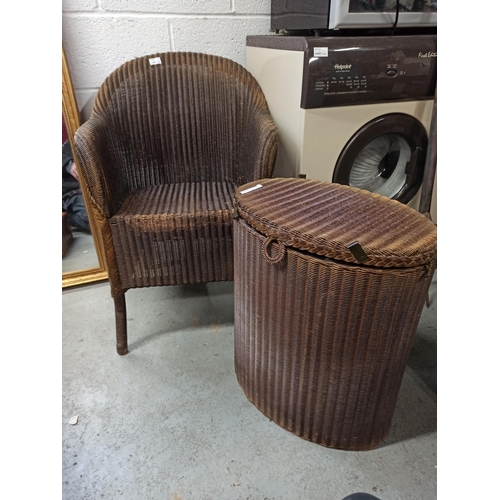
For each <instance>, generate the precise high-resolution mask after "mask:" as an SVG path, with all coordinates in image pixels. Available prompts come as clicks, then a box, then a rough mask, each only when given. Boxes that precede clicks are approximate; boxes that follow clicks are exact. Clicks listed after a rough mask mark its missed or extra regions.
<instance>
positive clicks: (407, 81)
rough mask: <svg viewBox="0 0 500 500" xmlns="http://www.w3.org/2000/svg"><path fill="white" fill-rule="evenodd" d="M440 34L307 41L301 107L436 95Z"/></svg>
mask: <svg viewBox="0 0 500 500" xmlns="http://www.w3.org/2000/svg"><path fill="white" fill-rule="evenodd" d="M436 62H437V42H436V36H433V35H422V36H412V37H407V38H405V37H404V36H397V37H389V36H387V37H379V36H373V37H359V38H358V37H342V38H341V37H339V38H336V37H318V38H308V39H307V49H306V50H305V54H304V72H303V74H304V80H303V83H302V99H301V107H302V108H306V109H308V108H323V107H333V106H347V105H355V104H357V103H360V104H361V103H364V104H368V103H377V102H389V101H397V100H412V101H413V100H418V99H430V98H433V97H434V93H435V88H436Z"/></svg>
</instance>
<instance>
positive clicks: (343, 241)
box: [235, 178, 437, 268]
mask: <svg viewBox="0 0 500 500" xmlns="http://www.w3.org/2000/svg"><path fill="white" fill-rule="evenodd" d="M235 208H236V209H237V211H238V214H239V216H240V217H241V218H242V219H244V220H245V221H246V222H247V223H248V224H250V225H251V226H252V227H253V228H254V229H256V230H257V231H259V232H261V233H262V234H264V235H266V236H268V237H271V238H273V239H275V240H277V241H279V242H281V243H283V244H284V245H286V246H291V247H294V248H296V249H299V250H304V251H307V252H310V253H312V254H316V255H322V256H325V257H329V258H331V259H336V260H341V261H344V262H355V263H362V264H363V265H367V266H376V267H406V268H408V267H415V266H419V265H423V264H427V263H429V262H431V261H433V260H435V259H436V254H437V230H436V226H435V225H434V223H433V222H431V221H430V220H429V219H427V218H426V217H425V216H424V215H422V214H421V213H419V212H417V211H416V210H414V209H412V208H410V207H408V206H407V205H404V204H402V203H400V202H399V201H396V200H392V199H390V198H387V197H385V196H381V195H379V194H376V193H372V192H370V191H365V190H361V189H358V188H352V187H349V186H344V185H341V184H332V183H329V182H322V181H316V180H309V179H296V178H287V179H281V178H277V179H261V180H258V181H254V182H250V183H248V184H245V185H244V186H241V187H239V188H238V189H237V190H236V193H235Z"/></svg>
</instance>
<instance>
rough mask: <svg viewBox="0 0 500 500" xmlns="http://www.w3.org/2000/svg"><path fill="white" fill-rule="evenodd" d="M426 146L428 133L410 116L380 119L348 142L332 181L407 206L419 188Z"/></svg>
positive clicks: (361, 129) (402, 114) (395, 114)
mask: <svg viewBox="0 0 500 500" xmlns="http://www.w3.org/2000/svg"><path fill="white" fill-rule="evenodd" d="M427 142H428V139H427V132H426V131H425V129H424V127H423V125H422V123H420V121H419V120H417V119H416V118H414V117H413V116H411V115H407V114H404V113H389V114H386V115H382V116H379V117H377V118H375V119H374V120H372V121H370V122H368V123H366V124H365V125H364V126H363V127H361V128H360V129H359V130H358V131H357V132H356V133H355V134H354V135H353V136H352V137H351V139H349V141H348V142H347V144H346V145H345V147H344V149H343V150H342V152H341V153H340V156H339V158H338V160H337V164H336V165H335V170H334V173H333V178H332V181H333V182H336V183H338V184H346V185H349V186H352V187H357V188H360V189H366V190H367V191H371V192H373V193H379V194H381V195H383V196H387V197H388V198H393V199H395V200H398V201H400V202H402V203H408V202H409V201H410V200H411V199H412V198H413V197H414V196H415V194H416V193H417V191H418V189H419V188H420V185H421V184H422V179H423V176H424V167H425V157H426V151H427Z"/></svg>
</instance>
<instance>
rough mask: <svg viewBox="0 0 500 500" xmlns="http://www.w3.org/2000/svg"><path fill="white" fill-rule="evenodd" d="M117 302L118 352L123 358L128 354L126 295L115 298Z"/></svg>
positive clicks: (122, 294)
mask: <svg viewBox="0 0 500 500" xmlns="http://www.w3.org/2000/svg"><path fill="white" fill-rule="evenodd" d="M113 299H114V301H115V319H116V352H117V353H118V354H120V355H121V356H123V355H124V354H127V353H128V344H127V307H126V305H125V293H121V294H119V295H117V296H116V297H113Z"/></svg>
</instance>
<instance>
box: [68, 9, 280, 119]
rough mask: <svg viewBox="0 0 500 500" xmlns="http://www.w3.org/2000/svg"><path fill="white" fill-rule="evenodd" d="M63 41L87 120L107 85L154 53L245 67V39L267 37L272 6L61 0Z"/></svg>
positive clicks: (81, 107)
mask: <svg viewBox="0 0 500 500" xmlns="http://www.w3.org/2000/svg"><path fill="white" fill-rule="evenodd" d="M62 8H63V12H62V40H63V45H64V50H65V52H66V57H67V59H68V66H69V69H70V73H71V77H72V80H73V86H74V89H75V94H76V98H77V101H78V107H79V108H80V110H81V112H82V118H83V119H84V120H85V119H87V118H88V116H89V115H90V111H91V108H92V104H93V100H94V98H95V94H96V92H97V90H98V88H99V86H100V85H101V84H102V82H103V81H104V79H105V78H106V77H107V76H108V75H109V74H110V73H111V72H112V71H113V70H114V69H116V68H117V67H118V66H120V65H121V64H123V63H124V62H126V61H128V60H130V59H133V58H135V57H140V56H144V55H148V54H153V53H155V52H167V51H173V50H176V51H193V52H205V53H209V54H215V55H219V56H224V57H228V58H230V59H232V60H234V61H236V62H238V63H240V64H242V65H243V66H246V36H247V35H261V34H268V33H269V30H270V22H271V21H270V13H271V2H270V0H188V1H182V0H62Z"/></svg>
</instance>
